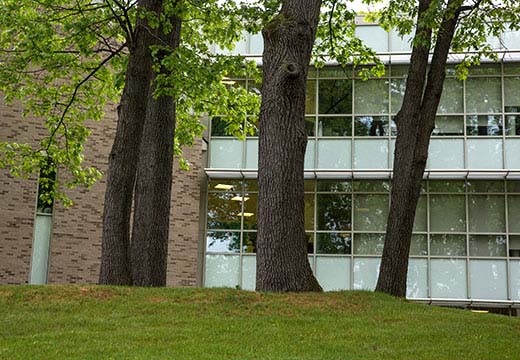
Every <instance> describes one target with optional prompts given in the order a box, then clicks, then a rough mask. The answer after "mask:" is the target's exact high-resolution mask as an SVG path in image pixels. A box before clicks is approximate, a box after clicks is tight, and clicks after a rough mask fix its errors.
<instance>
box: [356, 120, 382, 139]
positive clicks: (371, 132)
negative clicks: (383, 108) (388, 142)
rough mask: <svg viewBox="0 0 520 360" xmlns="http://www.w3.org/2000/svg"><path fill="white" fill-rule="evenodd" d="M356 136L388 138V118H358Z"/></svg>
mask: <svg viewBox="0 0 520 360" xmlns="http://www.w3.org/2000/svg"><path fill="white" fill-rule="evenodd" d="M354 135H355V136H388V116H356V117H355V118H354Z"/></svg>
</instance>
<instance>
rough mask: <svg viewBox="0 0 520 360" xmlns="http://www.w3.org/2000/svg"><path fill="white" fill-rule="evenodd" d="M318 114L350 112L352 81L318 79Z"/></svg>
mask: <svg viewBox="0 0 520 360" xmlns="http://www.w3.org/2000/svg"><path fill="white" fill-rule="evenodd" d="M319 113H320V114H351V113H352V81H350V80H320V84H319Z"/></svg>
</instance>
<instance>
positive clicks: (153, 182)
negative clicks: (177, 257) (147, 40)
mask: <svg viewBox="0 0 520 360" xmlns="http://www.w3.org/2000/svg"><path fill="white" fill-rule="evenodd" d="M171 23H172V25H173V29H172V30H171V32H170V33H168V34H164V33H162V32H161V34H160V36H159V37H160V38H161V39H162V42H161V43H162V45H166V44H167V45H168V46H169V47H170V48H171V51H174V50H175V49H176V48H177V47H178V46H179V40H180V31H181V20H180V18H177V17H174V18H172V19H171ZM157 45H159V44H157ZM166 55H168V52H167V53H163V54H158V60H159V61H160V60H161V57H164V56H166ZM159 74H162V75H164V74H167V70H165V69H164V68H163V69H161V70H160V71H159V73H154V80H155V78H156V77H157V76H158V75H159ZM153 85H154V82H152V86H153ZM174 129H175V99H174V97H173V96H168V95H161V96H158V97H154V95H153V87H152V89H151V90H150V92H149V94H148V109H147V112H146V120H145V124H144V129H143V136H142V141H141V150H140V153H139V162H138V166H137V180H136V186H135V199H134V201H135V209H134V222H133V228H132V244H131V260H132V281H133V284H134V285H137V286H166V268H167V255H168V234H169V229H170V201H171V186H172V170H173V138H174Z"/></svg>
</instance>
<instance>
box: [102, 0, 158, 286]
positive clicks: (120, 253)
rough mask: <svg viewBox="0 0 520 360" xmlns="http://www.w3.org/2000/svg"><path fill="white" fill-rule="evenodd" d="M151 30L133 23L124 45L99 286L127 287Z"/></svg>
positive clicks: (149, 4) (149, 1)
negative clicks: (125, 61)
mask: <svg viewBox="0 0 520 360" xmlns="http://www.w3.org/2000/svg"><path fill="white" fill-rule="evenodd" d="M138 6H139V7H142V8H145V9H147V10H149V11H154V12H156V13H157V12H158V11H159V9H160V8H161V2H160V1H153V0H142V1H139V3H138ZM152 41H153V34H152V29H150V28H149V27H148V25H147V21H146V19H141V18H139V17H138V18H137V21H136V26H135V36H134V39H133V41H132V42H131V43H130V44H129V52H130V53H129V55H128V67H127V70H126V78H125V87H124V89H123V95H122V97H121V102H120V104H119V107H118V122H117V129H116V135H115V139H114V144H113V146H112V150H111V152H110V157H109V160H108V172H107V188H106V192H105V203H104V209H103V234H102V248H101V271H100V275H99V283H100V284H111V285H130V284H131V282H132V277H131V269H130V253H129V242H130V213H131V208H132V194H133V190H134V183H135V174H136V167H137V160H138V151H139V144H140V142H141V133H142V129H143V124H144V119H145V116H146V100H147V98H148V91H149V89H150V81H151V79H152V56H151V52H150V44H152Z"/></svg>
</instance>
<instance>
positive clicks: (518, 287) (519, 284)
mask: <svg viewBox="0 0 520 360" xmlns="http://www.w3.org/2000/svg"><path fill="white" fill-rule="evenodd" d="M509 271H510V279H511V297H512V298H513V299H514V300H520V260H514V261H510V262H509Z"/></svg>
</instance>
